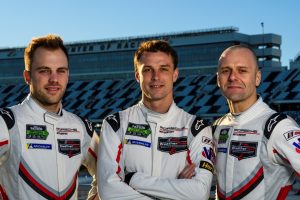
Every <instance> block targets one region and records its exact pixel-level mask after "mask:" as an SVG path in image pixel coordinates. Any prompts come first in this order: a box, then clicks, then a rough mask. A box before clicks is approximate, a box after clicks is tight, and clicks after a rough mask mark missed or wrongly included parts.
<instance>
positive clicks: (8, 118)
mask: <svg viewBox="0 0 300 200" xmlns="http://www.w3.org/2000/svg"><path fill="white" fill-rule="evenodd" d="M0 115H1V116H2V118H3V119H4V121H5V123H6V126H7V128H8V129H11V128H12V127H13V126H14V125H15V117H14V114H13V112H12V111H11V110H10V109H9V108H0Z"/></svg>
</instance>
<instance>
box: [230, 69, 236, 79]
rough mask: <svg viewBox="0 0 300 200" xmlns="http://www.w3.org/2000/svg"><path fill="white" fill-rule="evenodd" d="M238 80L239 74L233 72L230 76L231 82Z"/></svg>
mask: <svg viewBox="0 0 300 200" xmlns="http://www.w3.org/2000/svg"><path fill="white" fill-rule="evenodd" d="M236 78H237V74H236V72H235V71H234V70H232V71H231V72H230V74H229V80H231V81H234V80H236Z"/></svg>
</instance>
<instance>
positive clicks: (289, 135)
mask: <svg viewBox="0 0 300 200" xmlns="http://www.w3.org/2000/svg"><path fill="white" fill-rule="evenodd" d="M283 135H284V137H285V139H286V140H287V141H289V140H290V139H292V138H295V137H300V131H298V130H297V131H289V132H286V133H284V134H283Z"/></svg>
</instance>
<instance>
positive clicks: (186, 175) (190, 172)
mask: <svg viewBox="0 0 300 200" xmlns="http://www.w3.org/2000/svg"><path fill="white" fill-rule="evenodd" d="M195 168H196V165H195V164H191V165H187V166H185V167H184V168H183V170H182V171H181V172H180V174H179V175H178V179H191V178H193V176H195Z"/></svg>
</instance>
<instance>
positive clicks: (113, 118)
mask: <svg viewBox="0 0 300 200" xmlns="http://www.w3.org/2000/svg"><path fill="white" fill-rule="evenodd" d="M105 120H106V121H107V122H108V123H109V125H110V126H111V128H112V129H113V130H114V131H115V132H117V131H118V130H119V128H120V115H119V113H115V114H111V115H108V116H107V117H106V118H105Z"/></svg>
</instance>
